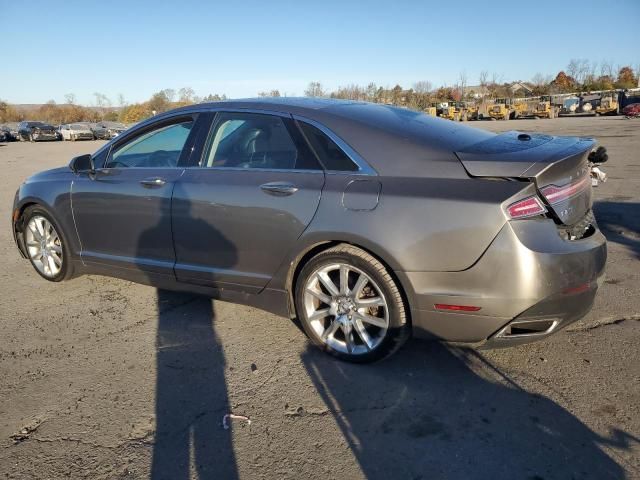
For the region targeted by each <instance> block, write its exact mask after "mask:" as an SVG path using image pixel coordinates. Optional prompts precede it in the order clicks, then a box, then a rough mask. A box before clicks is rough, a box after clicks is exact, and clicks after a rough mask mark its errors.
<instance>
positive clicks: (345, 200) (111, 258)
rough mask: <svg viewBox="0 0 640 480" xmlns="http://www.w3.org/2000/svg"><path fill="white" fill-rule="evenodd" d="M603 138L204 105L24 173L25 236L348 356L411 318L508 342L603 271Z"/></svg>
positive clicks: (339, 109)
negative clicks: (253, 314) (281, 326)
mask: <svg viewBox="0 0 640 480" xmlns="http://www.w3.org/2000/svg"><path fill="white" fill-rule="evenodd" d="M594 145H595V142H594V140H593V139H590V138H576V137H556V136H550V135H542V134H526V133H520V132H513V131H512V132H507V133H503V134H499V135H498V134H494V133H489V132H485V131H482V130H478V129H474V128H470V127H467V126H464V125H458V124H455V123H453V122H448V121H446V120H441V119H438V118H433V117H429V116H427V115H424V114H421V113H418V112H414V111H410V110H406V109H400V108H394V107H390V106H383V105H375V104H369V103H363V102H355V101H333V100H320V99H292V98H285V99H259V100H237V101H228V102H219V103H209V104H199V105H193V106H188V107H183V108H180V109H177V110H173V111H170V112H166V113H163V114H160V115H157V116H154V117H153V118H150V119H149V120H146V121H144V122H142V123H140V124H138V125H136V126H135V127H133V128H131V129H129V130H127V131H126V132H124V133H123V134H121V135H120V136H118V137H117V138H115V139H113V140H111V141H110V142H108V143H106V144H105V145H104V146H102V147H101V148H100V149H99V150H98V151H97V152H95V153H94V154H93V155H82V156H79V157H76V158H74V159H73V160H72V161H71V163H70V165H69V167H64V168H57V169H53V170H48V171H45V172H42V173H39V174H36V175H34V176H32V177H30V178H29V179H27V180H26V182H25V183H24V184H22V185H21V186H20V189H19V190H18V192H17V193H16V197H15V204H14V208H13V218H12V225H13V233H14V237H15V240H16V242H17V245H18V247H19V249H20V252H21V253H22V255H23V256H24V257H25V258H27V259H29V260H30V262H31V263H32V265H33V267H35V269H36V271H37V272H38V273H39V274H40V275H41V276H42V277H44V278H45V279H47V280H51V281H60V280H65V279H69V278H72V277H74V276H78V275H81V274H87V273H90V274H102V275H108V276H113V277H118V278H123V279H127V280H131V281H135V282H140V283H144V284H148V285H152V286H154V287H157V288H165V289H175V290H186V291H191V292H196V293H201V294H205V295H209V296H211V297H213V298H216V299H220V300H224V301H231V302H236V303H243V304H247V305H252V306H255V307H258V308H260V309H263V310H266V311H269V312H272V313H275V314H277V315H280V316H283V317H289V318H297V319H299V321H300V323H301V325H302V327H303V328H304V330H305V332H306V333H307V335H308V336H309V338H310V339H311V341H312V342H313V343H314V344H316V345H318V346H320V347H321V348H323V349H324V350H325V351H327V352H328V353H331V354H333V355H335V356H337V357H339V358H342V359H345V360H350V361H355V362H365V361H371V360H375V359H379V358H382V357H385V356H388V355H389V354H391V353H392V352H394V351H395V350H396V349H398V348H399V347H400V346H401V345H402V344H403V342H404V341H405V340H406V339H407V338H409V336H410V335H411V334H413V335H415V336H416V337H428V338H434V339H440V340H443V341H451V342H462V343H468V344H472V345H474V346H478V347H487V348H488V347H501V346H511V345H516V344H520V343H524V342H530V341H533V340H537V339H541V338H544V337H546V336H547V335H549V334H551V333H553V332H556V331H558V330H559V329H560V328H562V327H564V326H566V325H568V324H569V323H571V322H573V321H575V320H577V319H579V318H581V317H582V316H584V315H585V314H586V313H587V312H588V311H589V310H590V308H591V305H592V303H593V300H594V297H595V295H596V290H597V288H598V285H599V284H600V283H601V282H602V279H603V272H604V267H605V261H606V254H607V251H606V242H605V238H604V237H603V235H602V234H601V232H600V231H599V230H598V227H597V224H596V222H595V220H594V217H593V214H592V211H591V206H592V187H591V180H590V172H589V165H590V163H589V160H590V155H593V153H592V151H593V150H594Z"/></svg>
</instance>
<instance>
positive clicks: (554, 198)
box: [540, 175, 591, 205]
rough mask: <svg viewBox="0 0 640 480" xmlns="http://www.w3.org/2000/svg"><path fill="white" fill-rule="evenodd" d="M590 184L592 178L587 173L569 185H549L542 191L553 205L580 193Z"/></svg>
mask: <svg viewBox="0 0 640 480" xmlns="http://www.w3.org/2000/svg"><path fill="white" fill-rule="evenodd" d="M590 185H591V179H590V178H589V176H588V175H586V176H585V177H583V178H581V179H580V180H578V181H577V182H574V183H570V184H569V185H565V186H564V187H557V186H555V185H548V186H546V187H544V188H543V189H541V190H540V192H542V195H544V198H546V199H547V201H548V202H549V203H550V204H551V205H555V204H556V203H560V202H563V201H564V200H567V199H569V198H571V197H573V196H574V195H577V194H579V193H580V192H582V191H583V190H585V189H586V188H588V187H589V186H590Z"/></svg>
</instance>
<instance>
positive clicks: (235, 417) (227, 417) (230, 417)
mask: <svg viewBox="0 0 640 480" xmlns="http://www.w3.org/2000/svg"><path fill="white" fill-rule="evenodd" d="M229 420H244V421H246V422H247V425H251V419H250V418H249V417H245V416H244V415H236V414H235V413H227V414H226V415H225V416H224V417H222V426H223V427H224V429H225V430H229V428H230V427H231V424H230V423H229Z"/></svg>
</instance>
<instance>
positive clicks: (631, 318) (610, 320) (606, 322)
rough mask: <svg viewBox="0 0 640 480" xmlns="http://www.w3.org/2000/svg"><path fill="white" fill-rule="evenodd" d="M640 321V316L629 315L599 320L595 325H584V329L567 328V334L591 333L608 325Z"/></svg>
mask: <svg viewBox="0 0 640 480" xmlns="http://www.w3.org/2000/svg"><path fill="white" fill-rule="evenodd" d="M634 320H635V321H636V322H638V321H640V315H629V316H625V317H609V318H604V319H601V320H597V321H596V322H595V323H592V324H589V325H584V326H582V327H573V328H567V330H566V331H567V332H570V333H576V332H589V331H591V330H596V329H598V328H600V327H605V326H607V325H619V324H621V323H622V322H626V321H634Z"/></svg>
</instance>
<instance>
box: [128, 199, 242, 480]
mask: <svg viewBox="0 0 640 480" xmlns="http://www.w3.org/2000/svg"><path fill="white" fill-rule="evenodd" d="M183 207H185V206H184V205H183ZM164 211H166V212H169V211H170V209H168V208H167V209H165V210H164ZM184 211H186V212H187V213H186V214H185V215H186V216H187V217H189V216H190V215H191V213H190V212H191V209H190V206H189V205H186V208H185V209H184ZM186 221H187V222H189V223H188V224H189V225H190V226H191V228H192V229H193V230H192V231H193V232H197V233H194V234H197V235H199V236H202V237H201V238H207V239H211V240H214V239H216V242H217V243H216V244H218V245H220V244H221V243H222V242H226V240H225V238H224V237H223V236H222V234H221V233H220V232H218V231H217V230H216V229H214V228H213V227H211V226H210V225H209V224H208V223H206V222H204V221H203V220H201V219H198V218H186ZM166 225H167V223H166V221H164V220H161V221H160V222H159V223H158V225H156V226H155V227H153V228H150V229H148V230H147V231H145V232H144V233H143V234H142V235H141V237H140V239H139V245H138V252H145V253H148V252H149V251H150V248H149V247H150V246H153V245H154V244H155V243H156V242H157V238H161V237H162V235H161V233H163V232H161V231H160V230H162V229H164V228H166ZM227 246H228V249H227V250H228V252H230V253H228V254H227V256H226V259H227V262H228V264H225V265H223V266H222V267H223V268H230V267H232V266H233V265H234V264H235V263H236V253H235V249H234V248H233V246H232V245H231V244H230V243H228V242H227ZM148 280H149V281H148V283H149V284H151V285H152V286H157V287H158V288H157V290H156V309H157V316H158V322H157V334H156V399H155V421H156V431H155V436H154V442H153V458H152V464H151V475H150V478H151V479H152V480H160V479H162V480H164V479H166V480H176V479H187V478H192V477H194V476H196V477H197V478H199V479H200V480H206V479H220V478H224V479H233V478H237V477H238V473H237V465H236V460H235V454H234V450H233V444H232V437H231V432H232V430H231V428H229V429H225V428H223V423H222V419H223V416H224V415H225V414H227V413H229V397H228V392H227V386H226V381H225V375H224V372H225V357H224V352H223V349H222V346H221V344H220V341H219V339H218V336H217V335H216V332H215V325H216V316H215V308H214V302H213V300H212V299H211V298H209V297H205V296H201V295H195V294H192V293H184V292H177V291H169V290H165V289H163V288H161V287H160V285H162V287H166V284H165V283H164V282H158V281H157V280H156V279H155V277H153V278H152V277H151V276H150V275H149V279H148Z"/></svg>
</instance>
